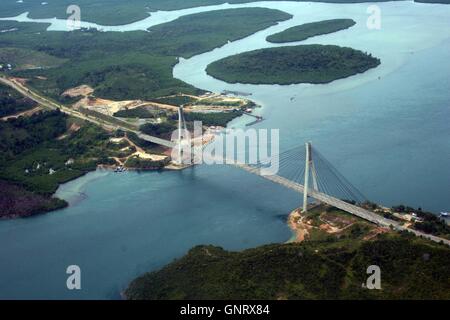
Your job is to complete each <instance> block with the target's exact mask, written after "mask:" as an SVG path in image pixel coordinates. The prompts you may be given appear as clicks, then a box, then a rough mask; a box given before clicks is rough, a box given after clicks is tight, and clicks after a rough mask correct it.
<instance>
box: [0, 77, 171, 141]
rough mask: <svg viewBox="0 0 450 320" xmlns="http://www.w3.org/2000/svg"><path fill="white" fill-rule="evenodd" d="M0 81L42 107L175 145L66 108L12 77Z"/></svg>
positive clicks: (145, 138)
mask: <svg viewBox="0 0 450 320" xmlns="http://www.w3.org/2000/svg"><path fill="white" fill-rule="evenodd" d="M0 83H3V84H4V85H6V86H9V87H11V88H13V89H14V90H16V91H17V92H19V93H20V94H22V95H23V96H25V97H28V98H30V99H31V100H34V101H36V102H37V103H39V104H40V105H42V106H43V107H46V108H49V109H53V110H56V109H59V110H61V111H62V112H64V113H66V114H68V115H71V116H73V117H77V118H79V119H83V120H85V121H89V122H91V123H94V124H96V125H98V126H101V127H103V128H105V129H106V130H118V129H120V130H123V131H127V132H133V133H135V134H136V135H137V136H138V137H139V138H141V139H143V140H146V141H149V142H152V143H155V144H158V145H162V146H164V147H168V148H173V147H174V146H175V143H173V142H172V141H168V140H164V139H161V138H158V137H154V136H150V135H147V134H142V133H141V132H139V131H138V130H131V129H130V128H129V127H128V126H129V124H128V123H125V122H124V125H123V126H121V125H120V124H118V123H109V122H107V121H106V120H104V119H99V118H96V117H94V116H89V115H86V114H83V113H81V112H79V111H76V110H73V109H71V108H68V107H66V106H64V105H60V104H58V103H56V102H53V101H51V100H49V99H47V98H45V97H43V96H41V95H39V94H38V93H36V92H34V91H32V90H31V89H29V88H27V87H26V86H24V85H23V84H21V83H20V82H18V81H16V80H14V79H8V78H6V77H4V76H0ZM115 122H120V120H118V119H116V120H115Z"/></svg>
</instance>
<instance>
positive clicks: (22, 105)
mask: <svg viewBox="0 0 450 320" xmlns="http://www.w3.org/2000/svg"><path fill="white" fill-rule="evenodd" d="M36 105H37V104H36V103H35V102H34V101H32V100H30V99H27V98H24V97H22V96H21V95H20V94H18V93H16V92H15V91H14V90H12V89H10V88H8V87H5V86H3V85H0V117H5V116H9V115H13V114H17V113H19V112H23V111H25V110H29V109H31V108H33V107H35V106H36Z"/></svg>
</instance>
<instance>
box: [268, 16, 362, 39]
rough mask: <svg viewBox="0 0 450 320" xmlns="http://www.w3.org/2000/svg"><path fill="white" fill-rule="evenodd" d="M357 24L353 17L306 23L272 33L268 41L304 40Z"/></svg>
mask: <svg viewBox="0 0 450 320" xmlns="http://www.w3.org/2000/svg"><path fill="white" fill-rule="evenodd" d="M355 24H356V22H355V21H353V20H352V19H332V20H323V21H318V22H311V23H305V24H302V25H299V26H295V27H292V28H289V29H286V30H284V31H282V32H279V33H276V34H273V35H270V36H268V37H267V39H266V40H267V41H269V42H273V43H284V42H295V41H303V40H306V39H308V38H311V37H314V36H318V35H322V34H327V33H333V32H336V31H339V30H344V29H348V28H350V27H352V26H354V25H355Z"/></svg>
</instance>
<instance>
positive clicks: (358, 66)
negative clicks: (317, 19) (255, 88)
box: [206, 45, 380, 84]
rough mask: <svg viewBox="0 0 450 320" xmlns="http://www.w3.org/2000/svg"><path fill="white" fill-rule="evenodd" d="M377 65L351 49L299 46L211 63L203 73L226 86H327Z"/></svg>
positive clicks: (375, 60)
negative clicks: (312, 84)
mask: <svg viewBox="0 0 450 320" xmlns="http://www.w3.org/2000/svg"><path fill="white" fill-rule="evenodd" d="M379 64H380V60H379V59H377V58H374V57H372V56H371V55H368V54H365V53H363V52H361V51H358V50H354V49H351V48H344V47H338V46H332V45H302V46H292V47H278V48H269V49H260V50H255V51H250V52H245V53H242V54H238V55H234V56H231V57H227V58H224V59H222V60H219V61H216V62H213V63H212V64H210V65H209V66H208V68H207V70H206V71H207V73H208V74H209V75H211V76H213V77H215V78H217V79H220V80H223V81H226V82H228V83H251V84H293V83H328V82H331V81H334V80H337V79H341V78H346V77H349V76H351V75H354V74H357V73H362V72H365V71H367V70H368V69H371V68H374V67H376V66H378V65H379Z"/></svg>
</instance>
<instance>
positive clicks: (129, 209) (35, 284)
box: [0, 2, 450, 299]
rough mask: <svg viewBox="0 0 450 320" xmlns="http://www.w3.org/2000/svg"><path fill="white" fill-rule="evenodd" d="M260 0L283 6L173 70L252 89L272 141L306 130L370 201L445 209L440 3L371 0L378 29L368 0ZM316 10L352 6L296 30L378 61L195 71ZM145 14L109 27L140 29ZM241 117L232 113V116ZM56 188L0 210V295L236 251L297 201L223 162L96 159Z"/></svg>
mask: <svg viewBox="0 0 450 320" xmlns="http://www.w3.org/2000/svg"><path fill="white" fill-rule="evenodd" d="M258 5H259V6H261V5H262V3H258ZM240 6H242V5H236V6H233V7H240ZM246 6H248V5H246ZM252 6H255V4H252ZM264 6H267V7H276V8H280V9H282V10H285V11H288V12H290V13H293V14H295V17H294V19H293V20H292V21H286V22H283V23H281V24H279V25H277V26H274V27H272V28H270V29H268V30H265V31H261V32H259V33H257V34H255V35H253V36H250V37H248V38H246V39H243V40H240V41H236V42H233V43H230V44H228V45H225V46H224V47H222V48H219V49H216V50H214V51H212V52H210V53H205V54H203V55H199V56H196V57H193V58H191V59H189V60H182V61H181V63H180V64H179V65H178V66H177V67H176V68H175V70H174V74H175V76H176V77H178V78H180V79H183V80H184V81H186V82H189V83H191V84H194V85H196V86H198V87H201V88H204V89H207V90H214V91H221V90H223V89H229V90H238V91H244V92H251V93H252V94H253V96H252V98H254V99H255V100H256V101H257V102H259V103H261V104H262V105H263V108H261V109H260V110H258V112H259V113H261V114H262V115H264V117H265V118H266V119H267V120H266V121H264V122H262V123H260V124H259V125H257V126H256V128H279V129H280V130H281V145H282V148H288V147H291V146H294V145H298V144H303V143H304V142H305V141H308V140H312V141H313V143H314V145H316V147H317V148H318V149H319V150H321V152H322V154H324V155H325V156H326V157H327V158H328V159H329V160H330V161H331V162H332V163H333V164H334V165H335V166H336V167H337V168H338V169H339V170H340V171H341V172H342V173H343V174H344V175H345V176H346V177H347V178H349V180H350V181H352V182H353V183H354V184H355V185H356V186H357V187H358V188H359V189H360V190H361V191H362V192H363V193H364V194H365V195H366V196H367V197H368V198H369V199H371V200H373V201H377V202H380V203H382V204H385V205H392V204H398V203H400V202H403V203H408V204H409V205H413V206H423V207H425V208H427V209H430V210H434V211H436V212H438V211H441V210H448V209H450V197H449V196H448V191H449V181H450V180H449V177H450V162H449V161H448V160H449V156H450V154H449V151H450V139H449V137H450V126H449V124H448V119H450V90H449V89H450V78H449V75H450V64H449V63H448V61H449V58H450V42H449V41H448V40H449V37H450V28H449V26H450V25H449V23H450V22H449V21H450V19H449V18H450V6H443V5H422V4H416V3H410V2H401V3H397V2H394V3H382V4H380V7H381V9H382V13H383V15H382V29H381V30H372V31H371V30H368V29H367V28H366V27H365V19H366V18H367V14H366V8H367V4H351V5H335V4H313V3H311V4H308V3H288V2H286V3H284V2H283V3H280V2H277V3H269V2H267V3H264ZM195 10H205V8H200V9H193V11H195ZM208 10H209V9H208ZM181 11H183V12H184V10H180V12H181ZM193 11H191V12H193ZM180 12H172V13H170V15H173V16H174V17H176V16H177V15H180ZM160 14H161V15H162V16H163V15H164V13H160ZM326 18H353V19H355V21H357V23H358V24H357V25H356V26H355V27H353V28H351V29H348V30H345V31H341V32H339V33H336V34H331V35H325V36H321V37H316V38H314V39H310V40H308V41H306V42H305V43H324V44H339V45H348V46H352V47H354V48H357V49H361V50H364V51H368V52H370V53H372V54H374V55H375V56H377V57H380V58H381V60H382V65H381V66H380V67H379V68H376V69H373V70H371V71H369V72H366V73H364V74H362V75H357V76H354V77H351V78H348V79H344V80H339V81H335V82H333V83H331V84H327V85H316V86H313V85H293V86H252V85H239V84H238V85H228V84H225V83H223V82H221V81H218V80H214V79H212V78H210V77H208V76H206V74H205V72H204V68H205V67H206V65H207V64H208V63H210V62H212V61H215V60H217V59H219V58H222V57H225V56H228V55H230V54H235V53H238V52H242V51H247V50H252V49H257V48H261V47H267V46H271V45H270V44H268V43H266V42H265V41H264V39H265V36H266V35H268V34H271V33H274V32H278V31H281V30H283V29H285V28H286V27H289V26H292V25H295V24H298V23H303V22H309V21H314V20H318V19H326ZM149 19H151V18H149ZM148 21H150V20H147V22H145V24H142V25H140V23H142V22H137V23H136V24H134V26H133V27H130V26H123V27H122V28H123V30H121V31H124V30H130V29H132V28H138V27H136V26H138V25H140V27H139V28H141V29H142V28H144V29H145V28H146V27H148V23H149V22H148ZM161 21H162V20H161ZM161 21H159V22H158V23H160V22H161ZM379 78H380V79H379ZM246 122H249V119H248V118H242V119H238V120H236V121H234V122H233V123H232V124H231V126H243V125H244V124H245V123H246ZM58 195H59V196H61V197H64V198H66V199H69V200H70V202H71V204H72V205H71V207H69V208H68V209H65V210H62V211H59V212H55V213H51V214H47V215H43V216H39V217H35V218H31V219H26V220H14V221H0V242H1V243H3V244H7V245H3V246H0V256H1V257H4V258H2V259H1V260H0V274H1V276H0V298H67V299H70V298H84V299H88V298H100V299H105V298H119V292H120V291H121V290H122V289H123V288H124V287H125V286H126V284H127V283H128V282H129V281H130V280H131V279H133V278H134V277H136V276H137V275H139V274H142V273H143V272H145V271H148V270H155V269H157V268H160V267H161V266H163V265H164V264H166V263H167V262H170V261H171V260H173V259H174V258H177V257H180V256H181V255H183V254H184V253H186V251H187V250H188V249H189V248H191V247H192V246H194V245H197V244H210V243H211V244H216V245H220V246H223V247H225V248H227V249H233V250H239V249H243V248H249V247H254V246H257V245H260V244H265V243H271V242H284V241H286V240H288V239H289V238H290V236H291V233H290V231H289V230H288V228H287V227H286V224H285V221H284V219H285V216H286V214H288V213H289V211H290V210H292V209H293V208H295V207H296V206H298V205H299V204H300V201H301V199H300V198H301V196H300V195H298V194H295V193H293V192H291V191H289V190H286V189H284V188H282V187H280V186H277V185H274V184H271V183H270V182H266V181H264V180H263V179H261V178H259V177H255V176H252V175H250V174H247V173H245V172H241V171H239V169H235V168H231V167H225V166H214V167H208V166H199V167H196V168H193V169H188V170H185V171H183V172H164V173H157V172H148V173H132V172H128V173H125V174H114V173H110V172H104V171H97V172H94V173H90V174H88V175H87V176H85V177H82V178H80V179H78V180H76V181H73V182H71V183H69V184H67V185H64V186H62V187H61V188H60V190H59V191H58ZM71 264H77V265H79V266H80V267H81V270H82V288H83V289H82V290H81V291H79V292H70V291H68V290H67V289H66V277H67V275H66V274H65V270H66V268H67V266H68V265H71Z"/></svg>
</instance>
